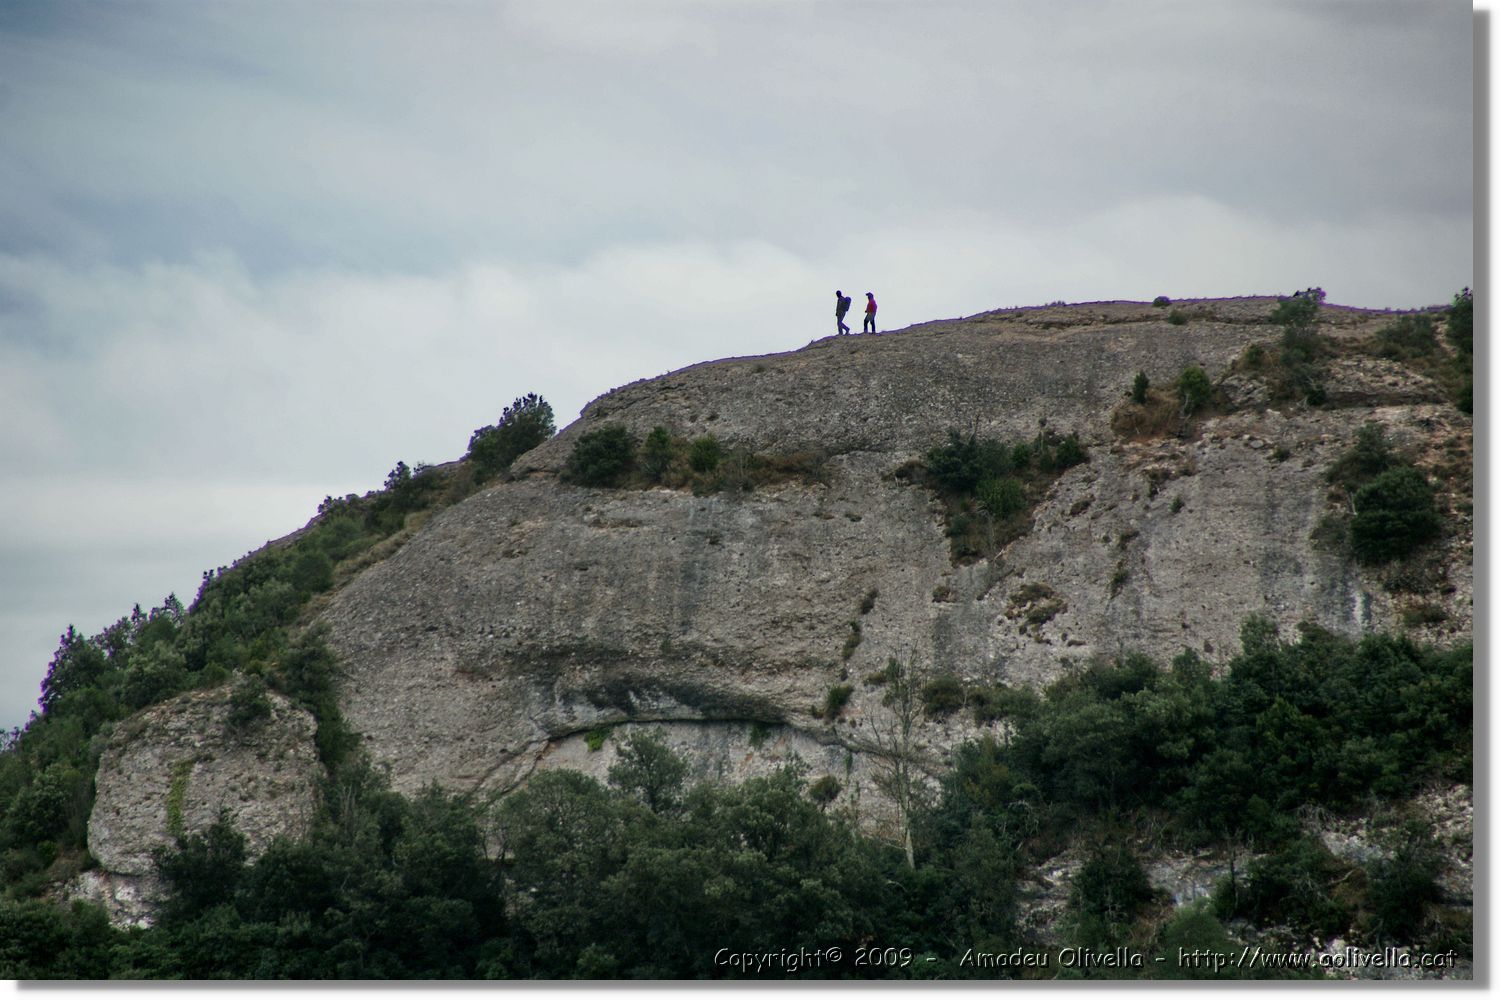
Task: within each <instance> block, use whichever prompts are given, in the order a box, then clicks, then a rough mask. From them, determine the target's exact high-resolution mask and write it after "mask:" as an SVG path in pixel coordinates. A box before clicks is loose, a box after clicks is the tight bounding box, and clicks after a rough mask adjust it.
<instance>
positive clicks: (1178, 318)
mask: <svg viewBox="0 0 1500 1000" xmlns="http://www.w3.org/2000/svg"><path fill="white" fill-rule="evenodd" d="M1187 321H1188V318H1187V313H1185V312H1183V311H1182V310H1181V309H1173V310H1172V311H1171V312H1169V313H1167V322H1168V323H1171V324H1172V325H1173V326H1185V325H1186V324H1187Z"/></svg>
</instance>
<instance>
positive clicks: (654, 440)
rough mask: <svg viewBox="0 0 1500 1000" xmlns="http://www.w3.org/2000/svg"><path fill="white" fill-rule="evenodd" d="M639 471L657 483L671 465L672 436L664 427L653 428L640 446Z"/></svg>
mask: <svg viewBox="0 0 1500 1000" xmlns="http://www.w3.org/2000/svg"><path fill="white" fill-rule="evenodd" d="M640 465H641V471H642V472H643V473H645V474H646V478H647V479H649V480H651V481H652V482H653V483H659V482H661V480H662V477H663V476H665V475H666V474H667V469H668V468H669V467H671V465H672V435H671V434H669V433H668V432H667V429H666V428H665V427H653V428H651V433H650V434H647V435H646V443H645V444H644V445H642V446H641V462H640Z"/></svg>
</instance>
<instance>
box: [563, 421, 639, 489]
mask: <svg viewBox="0 0 1500 1000" xmlns="http://www.w3.org/2000/svg"><path fill="white" fill-rule="evenodd" d="M634 465H635V438H634V437H633V436H632V435H631V433H630V432H629V431H628V430H626V429H625V428H624V427H622V426H620V425H619V424H610V425H608V426H606V427H601V428H599V429H598V430H596V431H589V432H588V433H586V434H580V435H579V437H578V441H577V442H576V443H575V444H574V445H573V452H572V454H570V455H569V456H568V462H567V465H566V466H565V467H564V468H563V477H564V478H565V479H567V480H568V481H569V482H572V483H577V484H578V485H579V486H605V487H608V486H619V485H621V484H622V483H623V482H624V480H625V477H626V476H627V475H629V473H630V470H631V468H632V467H633V466H634Z"/></svg>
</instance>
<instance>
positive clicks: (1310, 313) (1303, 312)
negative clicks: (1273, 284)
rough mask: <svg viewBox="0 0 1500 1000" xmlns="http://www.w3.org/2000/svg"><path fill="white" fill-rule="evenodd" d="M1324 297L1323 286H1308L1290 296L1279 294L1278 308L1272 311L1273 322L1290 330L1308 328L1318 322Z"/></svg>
mask: <svg viewBox="0 0 1500 1000" xmlns="http://www.w3.org/2000/svg"><path fill="white" fill-rule="evenodd" d="M1323 299H1324V294H1323V289H1321V288H1307V289H1304V290H1303V291H1300V292H1294V293H1293V294H1292V295H1290V296H1286V295H1282V296H1278V297H1277V300H1276V301H1277V305H1276V308H1275V309H1274V310H1273V311H1272V312H1271V322H1272V323H1274V324H1276V325H1277V326H1280V327H1285V328H1286V329H1289V330H1291V329H1298V330H1305V329H1308V328H1310V327H1311V326H1312V325H1313V324H1314V323H1316V322H1317V319H1318V310H1319V308H1320V307H1321V306H1322V305H1323Z"/></svg>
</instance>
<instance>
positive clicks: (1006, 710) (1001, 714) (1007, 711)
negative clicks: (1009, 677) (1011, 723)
mask: <svg viewBox="0 0 1500 1000" xmlns="http://www.w3.org/2000/svg"><path fill="white" fill-rule="evenodd" d="M969 703H970V704H971V705H973V706H974V721H975V722H977V723H979V724H980V725H984V724H985V723H987V722H997V721H1001V720H1005V719H1030V718H1032V717H1033V716H1035V715H1036V714H1037V713H1038V712H1039V711H1041V706H1042V699H1041V697H1040V696H1039V695H1038V694H1037V693H1036V692H1035V691H1033V690H1032V689H1031V688H1027V687H1018V688H1013V687H1005V686H1003V685H999V684H997V685H994V686H992V687H982V688H976V689H975V690H973V691H970V692H969Z"/></svg>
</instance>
